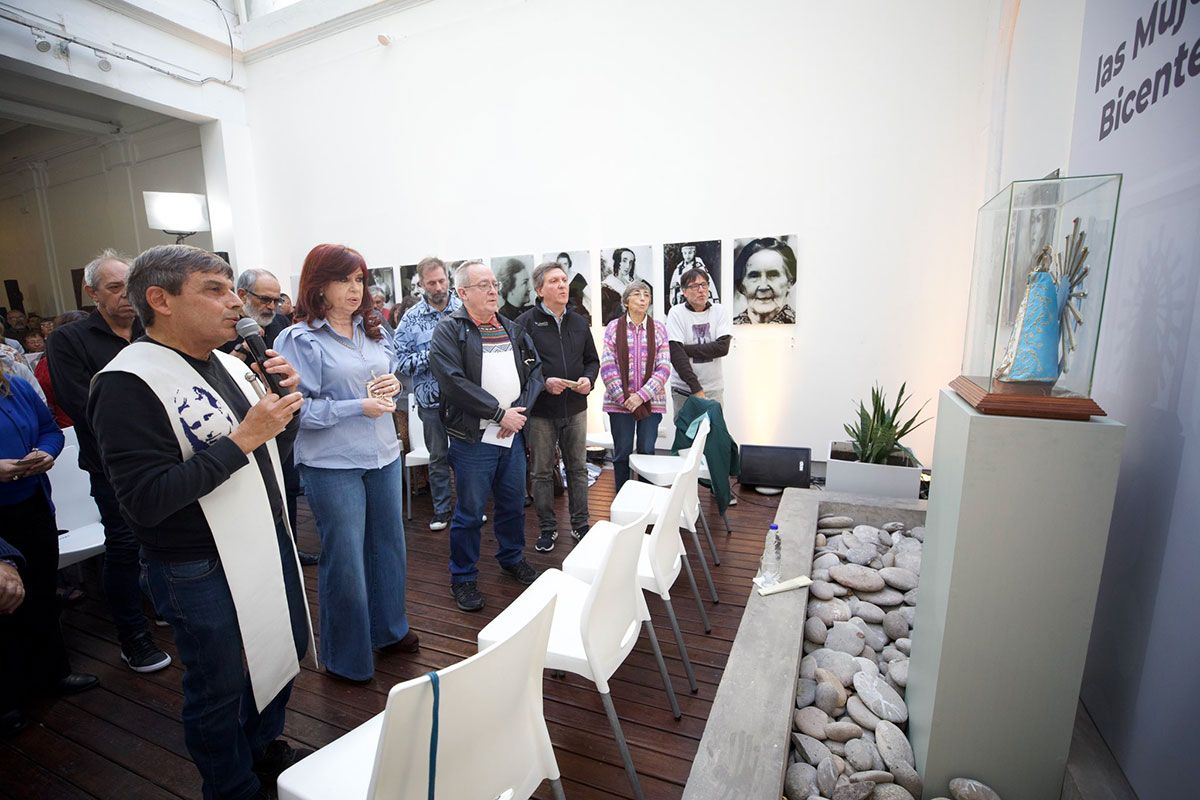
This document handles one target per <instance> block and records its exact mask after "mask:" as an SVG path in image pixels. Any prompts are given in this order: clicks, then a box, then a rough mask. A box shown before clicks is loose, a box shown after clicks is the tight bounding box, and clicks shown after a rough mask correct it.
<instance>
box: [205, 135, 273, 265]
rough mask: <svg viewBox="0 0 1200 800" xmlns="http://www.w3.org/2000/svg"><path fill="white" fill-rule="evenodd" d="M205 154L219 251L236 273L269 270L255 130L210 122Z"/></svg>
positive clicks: (207, 187)
mask: <svg viewBox="0 0 1200 800" xmlns="http://www.w3.org/2000/svg"><path fill="white" fill-rule="evenodd" d="M200 149H201V153H202V154H203V158H204V183H205V192H206V193H207V195H208V216H209V221H210V223H211V224H212V240H213V249H214V250H224V251H227V252H228V253H229V263H230V264H232V265H233V268H234V271H235V272H241V271H242V270H245V269H251V268H255V267H262V266H265V265H264V264H263V263H262V259H263V243H262V235H261V227H260V226H259V222H258V190H257V188H256V184H255V180H254V152H253V148H252V147H251V140H250V129H249V127H248V126H246V125H245V124H242V123H238V122H228V121H222V120H215V121H213V122H207V123H204V124H203V125H201V126H200Z"/></svg>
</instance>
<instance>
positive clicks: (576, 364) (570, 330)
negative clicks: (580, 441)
mask: <svg viewBox="0 0 1200 800" xmlns="http://www.w3.org/2000/svg"><path fill="white" fill-rule="evenodd" d="M517 324H518V325H520V326H521V327H522V328H524V329H525V331H526V332H527V333H528V334H529V337H530V338H531V339H533V346H534V348H535V349H536V350H537V353H538V357H539V358H541V360H542V377H543V378H544V379H547V380H548V379H550V378H565V379H566V380H569V381H575V380H579V379H580V378H587V379H588V380H589V381H590V382H591V384H592V386H595V385H596V378H597V376H599V374H600V356H599V354H597V353H596V342H595V341H594V340H593V339H592V331H591V329H590V328H589V327H588V323H587V321H586V320H585V319H584V318H583V317H582V316H581V315H580V314H578V313H576V312H575V311H574V310H573V309H572V308H571V307H570V306H567V308H566V310H565V311H564V312H563V316H562V321H561V322H559V321H558V320H556V319H555V318H554V315H553V314H551V313H550V312H549V311H547V310H546V307H545V306H544V305H542V303H541V301H538V303H537V305H535V306H534V307H533V308H531V309H529V310H528V311H526V312H525V313H524V314H522V315H521V316H519V317H517ZM581 411H587V395H583V394H579V392H574V391H571V390H570V389H564V390H563V391H562V392H560V393H559V394H550V392H546V391H544V392H542V393H541V395H540V396H539V397H538V399H537V401H536V402H534V404H533V408H531V409H529V413H530V414H531V415H533V416H535V417H551V418H556V419H562V418H563V417H571V416H574V415H575V414H578V413H579V412H581Z"/></svg>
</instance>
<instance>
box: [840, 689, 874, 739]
mask: <svg viewBox="0 0 1200 800" xmlns="http://www.w3.org/2000/svg"><path fill="white" fill-rule="evenodd" d="M846 713H847V714H849V715H850V719H852V720H854V721H855V722H856V723H858V725H859V726H860V727H861V728H863V729H864V730H868V731H874V730H875V729H876V728H877V727H879V723H880V719H879V717H878V715H876V714H875V712H874V711H872V710H871V709H869V708H867V704H866V703H864V702H863V701H862V698H861V697H859V696H858V695H856V694H852V695H850V697H848V698H847V699H846Z"/></svg>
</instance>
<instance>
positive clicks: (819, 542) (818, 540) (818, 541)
mask: <svg viewBox="0 0 1200 800" xmlns="http://www.w3.org/2000/svg"><path fill="white" fill-rule="evenodd" d="M828 541H829V540H828V539H826V538H825V534H823V533H818V534H817V535H816V537H815V538H814V539H813V545H814V546H816V547H824V546H825V544H826V543H827V542H828Z"/></svg>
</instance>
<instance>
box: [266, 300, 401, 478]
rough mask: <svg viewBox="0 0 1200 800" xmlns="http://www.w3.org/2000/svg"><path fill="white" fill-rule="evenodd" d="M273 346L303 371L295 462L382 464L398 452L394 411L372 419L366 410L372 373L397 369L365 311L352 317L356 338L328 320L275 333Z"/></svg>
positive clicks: (388, 344) (363, 466) (386, 341)
mask: <svg viewBox="0 0 1200 800" xmlns="http://www.w3.org/2000/svg"><path fill="white" fill-rule="evenodd" d="M275 350H276V351H278V353H279V355H281V356H283V357H284V358H286V359H287V360H288V362H289V363H291V365H292V366H294V367H295V368H296V371H297V372H299V373H300V386H299V390H300V393H301V394H303V395H304V406H303V407H302V408H301V410H300V432H299V433H298V434H297V435H296V444H295V458H296V463H297V464H306V465H308V466H310V467H321V468H324V469H378V468H380V467H386V466H387V465H388V464H390V463H392V462H393V461H395V460H396V459H397V458H399V457H400V443H399V441H398V440H397V439H396V427H395V425H393V423H392V418H391V415H389V414H384V415H383V416H380V417H376V418H375V419H371V418H370V417H368V416H366V415H365V414H363V410H362V401H363V400H364V399H366V396H367V381H368V380H370V379H371V373H372V371H374V373H375V374H376V375H386V374H388V373H389V372H394V371H395V369H396V355H395V350H394V347H393V345H392V342H391V341H389V339H388V337H387V336H384V337H383V338H382V339H380V340H378V341H376V340H374V339H371V338H369V337H368V336H367V332H366V329H365V328H364V326H363V321H362V317H357V316H356V317H355V318H354V339H353V340H350V339H347V338H346V337H345V336H342V335H341V334H339V333H337V332H336V331H334V330H333V328H331V327H330V326H329V323H328V322H327V321H326V320H323V319H322V320H316V321H314V322H312V323H311V324H310V323H308V322H300V323H297V324H295V325H293V326H291V327H290V328H285V329H284V330H283V331H282V332H281V333H280V334H279V336H278V337H277V338H276V339H275Z"/></svg>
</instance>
